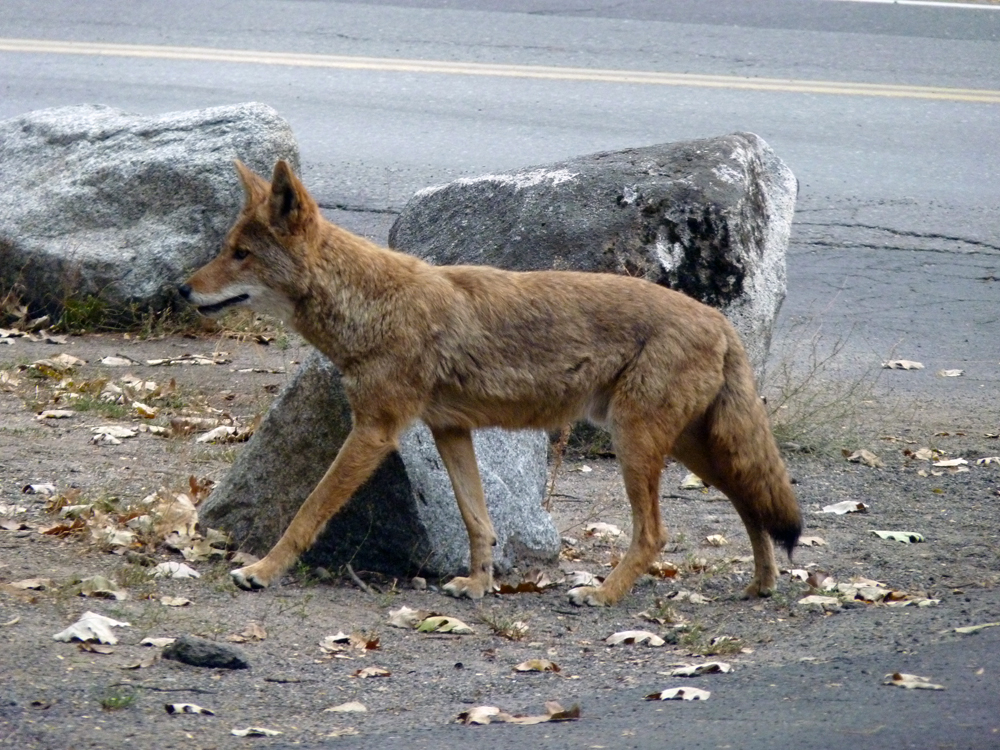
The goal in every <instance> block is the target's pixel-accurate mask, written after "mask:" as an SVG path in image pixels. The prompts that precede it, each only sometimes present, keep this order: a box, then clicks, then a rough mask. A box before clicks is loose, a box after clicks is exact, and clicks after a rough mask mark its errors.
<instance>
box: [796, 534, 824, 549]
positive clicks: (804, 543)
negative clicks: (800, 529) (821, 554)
mask: <svg viewBox="0 0 1000 750" xmlns="http://www.w3.org/2000/svg"><path fill="white" fill-rule="evenodd" d="M799 546H800V547H825V546H826V540H825V539H822V538H820V537H818V536H802V537H799Z"/></svg>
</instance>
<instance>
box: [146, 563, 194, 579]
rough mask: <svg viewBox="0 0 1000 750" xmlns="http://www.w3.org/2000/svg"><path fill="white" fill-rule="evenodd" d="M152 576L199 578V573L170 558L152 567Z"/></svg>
mask: <svg viewBox="0 0 1000 750" xmlns="http://www.w3.org/2000/svg"><path fill="white" fill-rule="evenodd" d="M153 578H201V573H199V572H198V571H197V570H195V569H194V568H190V567H188V566H187V565H185V564H184V563H180V562H174V561H173V560H171V561H170V562H164V563H160V564H159V565H157V566H156V567H155V568H153Z"/></svg>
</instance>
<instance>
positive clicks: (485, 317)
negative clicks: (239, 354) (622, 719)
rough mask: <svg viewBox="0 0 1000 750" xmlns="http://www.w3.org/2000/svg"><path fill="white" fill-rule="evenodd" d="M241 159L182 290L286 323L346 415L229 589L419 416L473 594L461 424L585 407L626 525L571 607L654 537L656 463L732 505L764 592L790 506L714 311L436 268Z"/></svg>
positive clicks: (343, 491)
mask: <svg viewBox="0 0 1000 750" xmlns="http://www.w3.org/2000/svg"><path fill="white" fill-rule="evenodd" d="M237 170H238V172H239V175H240V179H241V181H242V182H243V186H244V189H245V192H246V205H245V206H244V209H243V213H242V214H241V216H240V217H239V219H238V220H237V221H236V224H235V225H234V226H233V228H232V230H231V231H230V233H229V236H228V237H227V239H226V242H225V245H224V247H223V249H222V251H221V252H220V254H219V255H218V257H217V258H215V259H214V260H213V261H212V262H211V263H209V264H208V265H206V266H204V267H203V268H202V269H200V270H199V271H198V272H196V273H195V274H194V275H193V276H192V277H191V278H190V279H189V281H188V283H187V285H185V286H184V287H182V292H184V293H185V294H186V296H189V298H190V299H191V301H192V302H193V303H194V304H196V305H198V306H199V308H201V309H202V310H203V312H206V313H208V314H213V313H215V312H218V311H219V310H220V309H223V308H225V307H227V306H231V305H233V304H242V305H249V306H251V307H253V308H255V309H260V310H262V311H265V312H268V311H269V312H274V313H276V314H278V315H282V316H283V317H285V319H286V320H287V322H288V323H290V324H291V325H292V326H294V327H295V329H296V330H298V331H299V332H300V333H301V334H302V335H303V336H304V337H305V338H306V339H307V340H308V341H309V342H310V343H311V344H313V345H314V346H316V347H317V348H318V349H319V350H320V351H322V352H323V353H324V354H325V355H326V356H327V357H329V358H330V359H331V360H332V361H333V362H334V363H335V364H336V365H337V367H338V368H339V369H340V371H341V373H342V374H343V383H344V388H345V390H346V392H347V396H348V398H349V400H350V404H351V408H352V410H353V414H354V425H353V429H352V431H351V433H350V435H349V436H348V438H347V440H346V442H345V443H344V445H343V447H342V448H341V449H340V453H339V454H338V456H337V458H336V460H335V461H334V462H333V465H332V466H331V467H330V468H329V470H328V471H327V472H326V475H325V476H324V477H323V479H322V480H321V481H320V483H319V485H318V486H317V487H316V489H315V490H313V492H312V493H311V494H310V495H309V497H308V498H307V499H306V500H305V502H304V503H303V504H302V507H301V508H300V510H299V512H298V513H297V515H296V516H295V518H294V519H293V520H292V522H291V524H290V525H289V527H288V529H287V530H286V531H285V533H284V535H283V536H282V537H281V539H280V540H279V541H278V543H277V544H276V545H275V546H274V548H273V549H272V550H271V551H270V552H269V553H268V554H267V556H266V557H264V558H263V559H262V560H260V562H257V563H254V564H253V565H249V566H247V567H245V568H241V569H239V570H236V571H233V576H234V578H235V580H236V582H237V583H238V584H239V585H240V586H242V587H244V588H257V587H263V586H266V585H268V584H269V583H271V582H272V581H274V580H275V579H276V578H277V577H278V576H280V575H281V574H282V572H283V571H285V570H286V569H287V568H288V567H289V566H290V565H291V564H293V563H294V562H295V560H296V558H297V557H298V556H299V555H300V554H301V553H302V552H303V551H305V550H306V549H308V548H309V547H310V546H311V545H312V544H313V542H314V541H315V539H316V537H317V536H318V534H319V533H320V531H321V530H322V529H323V527H324V526H325V524H326V523H327V521H328V520H329V519H330V517H331V516H333V514H334V513H336V512H337V511H338V510H339V509H340V508H341V507H343V505H344V504H345V503H346V502H347V501H348V500H349V499H350V497H351V495H352V494H353V493H354V491H355V490H356V489H357V488H358V487H359V486H360V485H361V484H362V483H363V482H364V481H365V480H366V479H367V478H368V476H369V475H370V474H371V473H372V472H373V471H374V470H375V469H376V468H377V467H378V465H379V464H380V463H381V461H382V460H383V459H384V458H385V457H386V456H387V455H388V454H389V453H390V452H391V451H392V450H394V449H395V448H396V445H397V439H398V437H399V435H400V433H401V432H402V431H403V430H404V429H405V428H406V427H407V426H408V425H409V424H410V423H412V422H413V421H414V420H416V419H422V420H424V422H426V423H427V425H428V426H429V427H430V429H431V431H432V433H433V435H434V439H435V441H436V443H437V447H438V450H439V451H440V453H441V457H442V460H443V461H444V463H445V466H446V467H447V469H448V474H449V476H450V478H451V481H452V485H453V487H454V490H455V497H456V499H457V500H458V505H459V509H460V510H461V514H462V518H463V520H464V521H465V525H466V528H467V529H468V532H469V542H470V546H471V569H470V573H469V576H468V577H459V578H455V579H454V580H452V581H451V582H450V583H449V584H448V585H447V586H446V587H445V589H446V590H447V591H448V592H449V593H451V594H453V595H456V596H461V595H466V596H469V597H472V598H479V597H481V596H483V595H484V593H486V592H488V591H489V590H490V589H491V586H492V580H493V579H492V555H491V549H490V548H491V546H492V545H493V544H494V543H495V541H496V537H495V535H494V532H493V526H492V524H491V523H490V519H489V516H488V514H487V511H486V503H485V501H484V499H483V489H482V484H481V482H480V479H479V472H478V469H477V467H476V457H475V454H474V452H473V447H472V440H471V430H474V429H476V428H480V427H487V426H499V427H505V428H508V429H526V428H557V427H560V426H562V425H564V424H567V423H569V422H571V421H573V420H576V419H580V418H587V419H590V420H592V421H594V422H597V423H599V424H602V425H605V426H606V427H607V428H608V429H609V430H610V432H611V436H612V439H613V441H614V445H615V448H616V452H617V455H618V458H619V461H620V462H621V466H622V473H623V477H624V480H625V487H626V491H627V494H628V498H629V502H630V503H631V506H632V516H633V531H632V543H631V545H630V547H629V549H628V552H627V553H626V554H625V557H624V558H623V559H622V561H621V562H620V563H619V564H618V566H617V567H616V568H615V569H614V570H613V571H612V572H611V574H610V575H609V576H608V578H607V580H606V581H605V582H604V583H603V584H602V585H601V586H600V587H580V588H577V589H574V590H573V591H571V592H570V598H571V600H572V601H573V602H574V603H577V604H582V603H588V604H593V605H601V604H610V603H613V602H616V601H617V600H619V599H620V598H621V597H622V596H623V595H624V594H625V593H626V592H627V591H628V590H629V588H630V587H631V586H632V584H633V583H634V582H635V580H636V578H637V577H638V576H639V575H641V574H642V573H644V572H645V571H646V570H648V569H649V566H650V564H651V563H652V562H653V560H654V559H655V557H656V555H657V554H658V552H659V550H660V549H661V547H662V546H663V544H664V543H665V541H666V532H665V530H664V528H663V524H662V521H661V518H660V509H659V478H660V472H661V469H662V467H663V460H664V457H665V456H668V455H673V456H675V457H676V458H678V459H679V460H681V461H682V462H684V463H685V464H686V465H687V466H688V467H689V468H690V469H691V470H692V471H694V472H695V473H696V474H698V475H699V476H700V477H702V479H704V480H705V481H706V482H707V483H708V484H711V485H714V486H716V487H718V488H719V489H720V490H722V491H723V492H725V493H726V495H727V496H728V497H729V498H730V499H731V500H732V502H733V504H734V505H735V506H736V509H737V511H738V512H739V514H740V517H741V518H742V519H743V522H744V524H745V525H746V528H747V532H748V533H749V535H750V541H751V543H752V546H753V553H754V564H755V573H754V577H753V581H752V582H751V584H750V586H749V587H748V588H747V590H746V593H747V594H748V595H764V594H767V593H769V592H770V591H771V590H772V589H773V587H774V583H775V576H776V572H777V566H776V564H775V560H774V551H773V547H772V544H771V536H774V537H775V538H776V539H778V540H780V541H781V542H782V543H784V544H785V546H786V547H787V548H788V550H789V551H791V548H792V547H793V546H794V544H795V541H796V540H797V538H798V534H799V530H800V528H801V517H800V514H799V509H798V505H797V503H796V500H795V497H794V494H793V492H792V488H791V486H790V484H789V481H788V476H787V474H786V471H785V467H784V464H783V463H782V461H781V457H780V455H779V453H778V449H777V447H776V445H775V443H774V438H773V437H772V436H771V431H770V427H769V426H768V421H767V415H766V413H765V412H764V409H763V407H762V405H761V402H760V399H759V398H758V396H757V393H756V389H755V386H754V377H753V372H752V370H751V368H750V365H749V363H748V362H747V358H746V354H745V353H744V350H743V347H742V345H741V343H740V341H739V338H738V337H737V335H736V333H735V331H734V330H733V328H732V326H731V325H730V324H729V323H728V322H727V321H726V319H725V318H724V317H723V316H722V315H721V314H720V313H719V312H718V311H716V310H713V309H712V308H710V307H707V306H705V305H703V304H701V303H699V302H696V301H694V300H692V299H690V298H688V297H686V296H684V295H683V294H679V293H677V292H673V291H670V290H668V289H664V288H662V287H659V286H657V285H655V284H652V283H649V282H646V281H641V280H637V279H632V278H627V277H623V276H615V275H609V274H596V273H594V274H591V273H573V272H562V271H539V272H530V273H516V272H510V271H502V270H498V269H495V268H489V267H478V266H445V267H437V266H432V265H430V264H428V263H425V262H423V261H421V260H419V259H417V258H414V257H412V256H409V255H405V254H403V253H398V252H394V251H392V250H388V249H386V248H383V247H379V246H377V245H375V244H373V243H371V242H368V241H367V240H365V239H362V238H360V237H357V236H355V235H353V234H351V233H349V232H347V231H345V230H343V229H341V228H340V227H337V226H335V225H333V224H331V223H329V222H327V221H326V220H325V219H323V217H322V216H321V215H320V213H319V210H318V208H317V207H316V204H315V203H314V202H313V200H312V198H311V197H310V196H309V194H308V193H307V192H306V190H305V188H304V187H303V186H302V184H301V183H300V182H299V180H298V179H297V178H296V177H295V175H293V174H292V171H291V169H290V168H289V167H288V165H287V164H286V163H285V162H283V161H279V162H278V163H277V165H276V166H275V169H274V175H273V177H272V181H271V183H270V184H268V183H267V182H266V181H265V180H264V179H262V178H261V177H259V176H257V175H255V174H253V173H252V172H250V170H248V169H247V168H246V167H244V166H243V165H242V164H239V163H237ZM240 295H247V297H246V298H243V297H241V296H240Z"/></svg>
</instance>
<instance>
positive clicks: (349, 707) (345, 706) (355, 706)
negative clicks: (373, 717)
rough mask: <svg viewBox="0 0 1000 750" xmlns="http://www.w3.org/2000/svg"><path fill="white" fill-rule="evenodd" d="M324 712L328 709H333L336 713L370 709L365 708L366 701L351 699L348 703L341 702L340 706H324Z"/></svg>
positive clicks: (360, 711)
mask: <svg viewBox="0 0 1000 750" xmlns="http://www.w3.org/2000/svg"><path fill="white" fill-rule="evenodd" d="M323 711H324V713H325V712H327V711H332V712H334V713H364V712H367V711H368V709H367V708H365V704H364V703H360V702H359V701H350V702H348V703H341V704H340V705H339V706H330V708H324V709H323Z"/></svg>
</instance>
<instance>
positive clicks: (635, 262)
mask: <svg viewBox="0 0 1000 750" xmlns="http://www.w3.org/2000/svg"><path fill="white" fill-rule="evenodd" d="M796 192H797V184H796V180H795V176H794V175H793V174H792V172H791V170H789V169H788V167H787V166H785V164H784V163H783V162H782V161H781V160H780V159H779V158H778V157H777V156H775V154H774V152H773V151H772V150H771V148H770V147H769V146H768V145H767V144H766V143H765V142H764V141H763V140H762V139H761V138H759V137H758V136H756V135H753V134H752V133H736V134H733V135H727V136H722V137H719V138H710V139H706V140H698V141H688V142H682V143H669V144H663V145H658V146H649V147H646V148H637V149H628V150H625V151H615V152H609V153H601V154H593V155H591V156H583V157H579V158H576V159H572V160H570V161H566V162H562V163H559V164H553V165H550V166H546V167H538V168H532V169H523V170H518V171H515V172H506V173H503V174H496V175H486V176H483V177H474V178H470V179H460V180H456V181H454V182H451V183H449V184H447V185H440V186H437V187H431V188H427V189H425V190H422V191H420V192H418V193H417V194H416V195H415V196H414V197H413V198H412V199H411V200H410V201H409V202H408V203H407V204H406V206H405V207H404V208H403V211H402V213H401V214H400V216H399V218H398V219H397V220H396V223H395V224H394V225H393V227H392V229H391V230H390V233H389V244H390V245H391V246H392V247H394V248H396V249H398V250H403V251H405V252H408V253H412V254H414V255H417V256H420V257H421V258H424V259H426V260H429V261H431V262H434V263H437V264H441V265H446V264H456V263H472V264H485V265H491V266H498V267H500V268H507V269H512V270H518V271H529V270H541V269H548V268H557V269H565V270H577V271H606V272H612V273H621V274H628V275H629V276H640V277H642V278H645V279H649V280H650V281H654V282H656V283H657V284H662V285H664V286H667V287H670V288H671V289H676V290H678V291H682V292H684V293H686V294H688V295H690V296H692V297H694V298H695V299H698V300H701V301H702V302H705V303H707V304H709V305H712V306H714V307H717V308H719V309H721V310H722V311H723V312H724V313H725V314H726V316H727V317H728V318H729V319H730V320H731V321H732V322H733V324H734V325H735V326H736V328H737V329H738V330H739V332H740V334H741V335H742V336H743V340H744V343H745V345H746V348H747V352H748V354H749V355H750V359H751V361H752V362H753V364H754V366H755V368H756V369H757V370H758V373H760V371H761V370H762V368H763V365H764V360H765V359H766V357H767V350H768V347H769V345H770V339H771V330H772V327H773V324H774V319H775V317H776V316H777V314H778V308H779V307H780V306H781V301H782V300H783V299H784V296H785V250H786V248H787V246H788V236H789V232H790V230H791V222H792V213H793V211H794V208H795V198H796Z"/></svg>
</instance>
